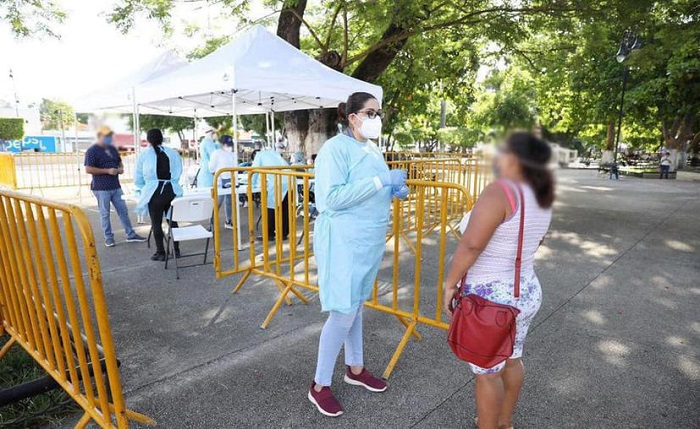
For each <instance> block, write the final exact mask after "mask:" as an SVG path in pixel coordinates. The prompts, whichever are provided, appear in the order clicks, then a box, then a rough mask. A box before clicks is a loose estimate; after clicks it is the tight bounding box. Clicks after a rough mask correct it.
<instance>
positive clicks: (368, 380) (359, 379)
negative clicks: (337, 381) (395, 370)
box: [345, 367, 389, 392]
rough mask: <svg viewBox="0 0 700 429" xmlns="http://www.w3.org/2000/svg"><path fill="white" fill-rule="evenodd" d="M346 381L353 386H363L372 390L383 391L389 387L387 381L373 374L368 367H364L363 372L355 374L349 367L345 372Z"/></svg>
mask: <svg viewBox="0 0 700 429" xmlns="http://www.w3.org/2000/svg"><path fill="white" fill-rule="evenodd" d="M345 382H346V383H348V384H352V385H353V386H362V387H364V388H365V389H367V390H369V391H370V392H383V391H385V390H386V389H387V387H389V386H388V385H387V384H386V382H385V381H384V380H382V379H380V378H377V377H375V376H373V375H372V373H371V372H369V371H367V368H362V372H361V373H359V374H358V375H355V374H353V373H352V371H351V370H350V367H348V370H347V371H346V372H345Z"/></svg>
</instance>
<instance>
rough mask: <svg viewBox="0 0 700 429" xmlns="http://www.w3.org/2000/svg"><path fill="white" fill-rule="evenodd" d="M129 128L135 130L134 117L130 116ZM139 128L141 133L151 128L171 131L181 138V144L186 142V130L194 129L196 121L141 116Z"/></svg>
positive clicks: (170, 117) (180, 118)
mask: <svg viewBox="0 0 700 429" xmlns="http://www.w3.org/2000/svg"><path fill="white" fill-rule="evenodd" d="M129 126H130V127H131V129H132V130H133V129H134V119H133V116H129ZM139 126H140V128H141V131H142V132H143V131H147V130H149V129H151V128H158V129H160V130H161V131H169V132H173V133H177V135H178V137H179V138H180V143H181V144H184V142H185V133H184V131H185V130H191V129H193V128H194V119H192V118H183V117H180V116H165V115H139Z"/></svg>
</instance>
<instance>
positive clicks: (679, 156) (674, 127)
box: [661, 113, 696, 171]
mask: <svg viewBox="0 0 700 429" xmlns="http://www.w3.org/2000/svg"><path fill="white" fill-rule="evenodd" d="M695 120H696V116H695V115H693V114H691V113H687V114H685V115H684V116H682V117H677V118H676V119H675V120H674V121H673V122H670V121H664V122H663V124H662V129H661V130H662V134H663V137H664V146H666V150H667V151H669V152H671V161H672V162H673V164H672V171H675V170H676V169H682V168H683V167H684V166H685V161H686V159H687V153H686V151H687V150H688V146H689V145H690V143H691V142H692V140H693V137H694V133H693V125H694V124H695Z"/></svg>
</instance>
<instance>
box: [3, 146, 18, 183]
mask: <svg viewBox="0 0 700 429" xmlns="http://www.w3.org/2000/svg"><path fill="white" fill-rule="evenodd" d="M0 186H4V187H8V188H11V189H16V188H17V175H16V174H15V157H14V156H13V155H12V154H11V153H7V152H2V153H0Z"/></svg>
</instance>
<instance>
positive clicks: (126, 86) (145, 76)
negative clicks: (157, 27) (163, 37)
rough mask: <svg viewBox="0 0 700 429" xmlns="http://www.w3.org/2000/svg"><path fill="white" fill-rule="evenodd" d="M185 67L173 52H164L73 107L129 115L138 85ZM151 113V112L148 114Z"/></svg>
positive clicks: (80, 100)
mask: <svg viewBox="0 0 700 429" xmlns="http://www.w3.org/2000/svg"><path fill="white" fill-rule="evenodd" d="M185 65H187V61H185V60H184V59H182V58H180V56H179V55H178V54H177V53H175V52H174V51H165V52H163V53H162V54H160V55H159V56H157V57H156V58H154V59H153V60H152V61H150V62H148V63H146V64H144V65H143V66H142V67H140V68H139V69H138V70H136V71H134V72H133V73H131V74H129V75H127V76H124V77H123V78H122V79H120V80H119V81H117V82H114V83H113V84H111V85H109V86H105V87H104V88H102V89H101V90H98V91H95V92H92V93H89V94H86V95H84V96H82V97H80V98H78V99H77V100H76V101H75V102H74V103H73V105H74V106H75V110H76V111H78V112H94V111H101V110H103V111H111V112H126V113H131V109H132V107H133V104H134V102H135V101H136V100H135V97H134V91H135V90H136V87H137V86H138V85H141V84H143V83H145V82H148V81H149V80H151V79H156V78H158V77H161V76H163V75H165V74H168V73H170V72H173V71H175V70H177V69H179V68H181V67H183V66H185ZM148 113H151V112H148Z"/></svg>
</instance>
